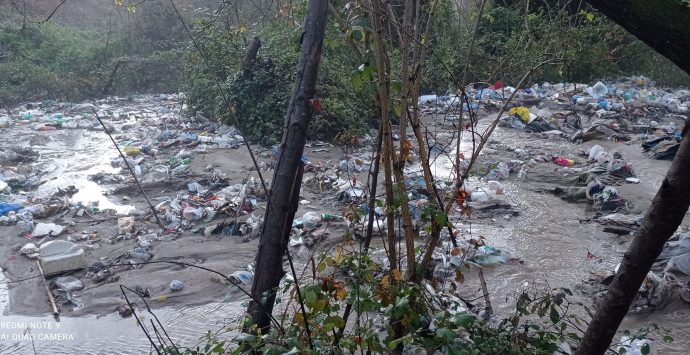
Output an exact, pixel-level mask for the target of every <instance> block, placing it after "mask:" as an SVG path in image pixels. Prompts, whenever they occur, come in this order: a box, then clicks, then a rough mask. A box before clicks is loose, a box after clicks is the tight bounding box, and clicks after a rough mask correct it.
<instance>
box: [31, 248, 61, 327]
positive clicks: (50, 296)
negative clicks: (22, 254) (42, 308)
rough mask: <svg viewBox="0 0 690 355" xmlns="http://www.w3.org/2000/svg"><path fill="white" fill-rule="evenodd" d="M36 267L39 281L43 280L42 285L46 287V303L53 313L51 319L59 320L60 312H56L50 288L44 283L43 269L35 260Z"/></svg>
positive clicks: (39, 262) (46, 282)
mask: <svg viewBox="0 0 690 355" xmlns="http://www.w3.org/2000/svg"><path fill="white" fill-rule="evenodd" d="M36 265H38V271H39V272H40V273H41V279H43V285H44V286H45V287H46V292H47V293H48V302H50V309H51V310H52V311H53V317H55V319H56V320H57V319H59V318H60V312H59V311H58V308H57V305H55V298H54V297H53V293H52V292H50V287H48V281H46V277H45V275H43V268H42V267H41V261H40V260H36Z"/></svg>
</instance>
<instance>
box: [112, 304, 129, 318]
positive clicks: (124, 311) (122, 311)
mask: <svg viewBox="0 0 690 355" xmlns="http://www.w3.org/2000/svg"><path fill="white" fill-rule="evenodd" d="M115 310H116V311H117V313H118V314H119V315H120V317H122V318H127V317H130V316H131V315H132V309H131V308H129V307H127V306H117V308H115Z"/></svg>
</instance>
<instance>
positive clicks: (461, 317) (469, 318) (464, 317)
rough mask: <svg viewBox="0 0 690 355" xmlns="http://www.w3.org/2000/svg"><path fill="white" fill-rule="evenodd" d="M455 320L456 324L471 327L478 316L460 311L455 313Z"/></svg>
mask: <svg viewBox="0 0 690 355" xmlns="http://www.w3.org/2000/svg"><path fill="white" fill-rule="evenodd" d="M454 318H455V319H453V321H454V322H455V324H456V325H457V326H459V327H463V328H465V329H467V328H470V327H471V326H472V325H474V321H475V320H476V318H475V317H474V316H473V315H471V314H468V313H458V314H456V315H455V317H454Z"/></svg>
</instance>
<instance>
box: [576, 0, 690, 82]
mask: <svg viewBox="0 0 690 355" xmlns="http://www.w3.org/2000/svg"><path fill="white" fill-rule="evenodd" d="M587 1H588V2H589V3H590V4H592V6H594V7H595V8H597V9H598V10H599V11H601V12H602V13H603V14H604V15H606V16H607V17H608V18H610V19H611V20H613V21H614V22H616V23H618V24H619V25H621V27H623V28H625V29H626V30H628V31H629V32H630V33H632V34H633V35H634V36H635V37H637V38H639V39H640V40H641V41H642V42H644V43H646V44H647V45H648V46H650V47H652V48H653V49H654V50H655V51H657V52H659V53H660V54H661V55H663V56H664V57H666V58H668V59H669V60H671V61H672V62H673V63H675V64H676V65H677V66H678V67H680V68H681V69H683V70H684V71H685V72H688V73H690V50H688V48H690V5H688V4H687V3H685V4H683V2H682V1H680V0H659V1H649V0H587Z"/></svg>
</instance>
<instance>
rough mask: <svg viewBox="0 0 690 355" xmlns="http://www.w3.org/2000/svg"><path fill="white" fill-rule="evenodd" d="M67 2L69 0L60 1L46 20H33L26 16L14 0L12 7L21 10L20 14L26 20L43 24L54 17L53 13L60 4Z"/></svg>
mask: <svg viewBox="0 0 690 355" xmlns="http://www.w3.org/2000/svg"><path fill="white" fill-rule="evenodd" d="M66 2H67V0H62V2H61V3H59V4H58V6H56V7H55V8H54V9H53V12H51V13H50V15H48V17H46V18H45V19H44V20H41V21H34V20H31V19H30V18H29V17H27V16H26V14H24V12H22V10H19V7H18V6H17V4H15V3H14V1H12V7H14V9H15V10H17V12H19V14H21V15H22V17H24V19H25V20H26V21H28V22H30V23H33V24H41V23H45V22H48V20H50V18H51V17H53V15H55V12H57V10H58V9H59V8H60V6H62V4H64V3H66Z"/></svg>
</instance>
